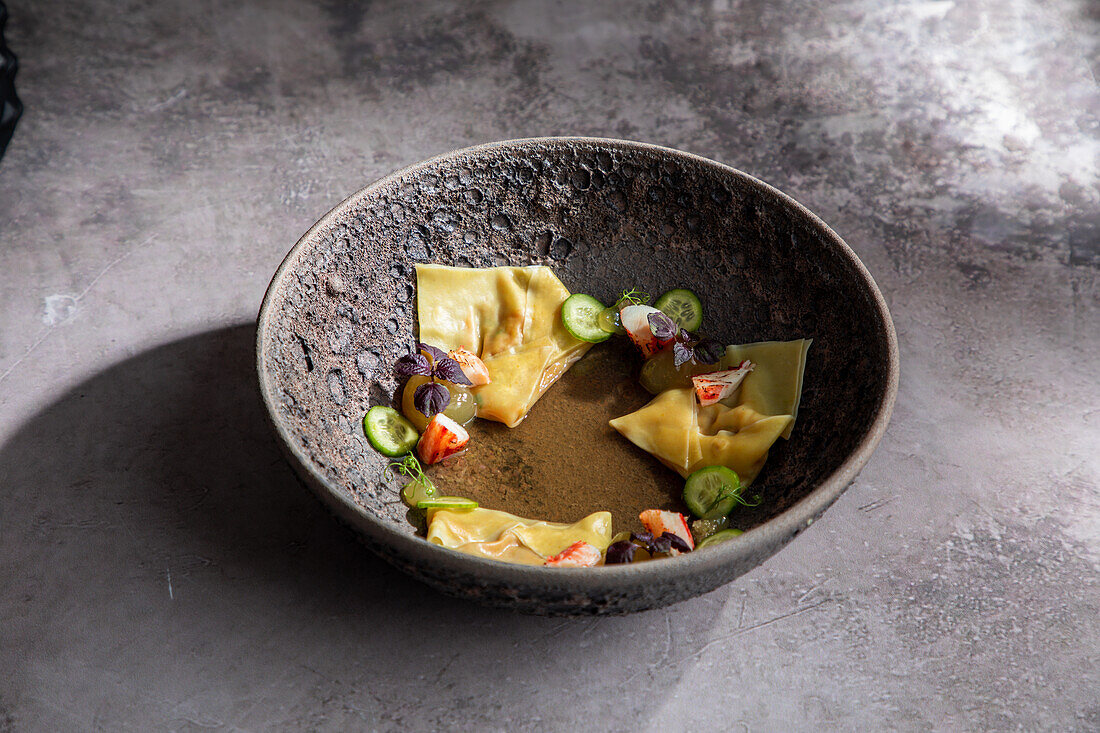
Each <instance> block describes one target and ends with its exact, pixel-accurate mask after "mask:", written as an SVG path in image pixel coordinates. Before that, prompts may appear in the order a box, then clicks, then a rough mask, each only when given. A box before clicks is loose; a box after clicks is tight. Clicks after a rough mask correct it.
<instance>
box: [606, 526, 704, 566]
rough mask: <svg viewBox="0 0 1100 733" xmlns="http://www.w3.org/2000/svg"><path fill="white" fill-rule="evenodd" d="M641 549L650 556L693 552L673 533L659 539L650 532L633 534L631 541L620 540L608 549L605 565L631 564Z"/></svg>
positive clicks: (663, 535)
mask: <svg viewBox="0 0 1100 733" xmlns="http://www.w3.org/2000/svg"><path fill="white" fill-rule="evenodd" d="M639 547H641V548H643V549H645V550H646V551H647V552H649V554H650V555H658V554H666V555H667V554H668V553H669V552H671V551H672V550H679V551H680V552H691V546H690V545H689V544H688V543H687V541H686V540H685V539H684V538H683V537H681V536H679V535H677V534H673V533H672V532H662V533H661V534H660V536H658V537H654V536H653V535H651V534H650V533H649V532H631V533H630V539H628V540H619V541H618V542H614V543H612V544H611V546H610V547H608V548H607V554H606V555H604V564H605V565H619V564H622V563H629V562H631V561H632V560H634V553H635V552H637V551H638V548H639Z"/></svg>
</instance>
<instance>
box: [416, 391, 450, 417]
mask: <svg viewBox="0 0 1100 733" xmlns="http://www.w3.org/2000/svg"><path fill="white" fill-rule="evenodd" d="M449 404H451V393H450V392H448V391H447V388H446V387H444V386H443V385H442V384H436V383H435V382H425V383H424V384H422V385H420V386H419V387H417V388H416V391H415V392H413V406H414V407H416V409H417V410H419V411H420V414H421V415H423V416H424V417H431V416H432V415H434V414H436V413H437V412H443V411H444V410H446V409H447V405H449Z"/></svg>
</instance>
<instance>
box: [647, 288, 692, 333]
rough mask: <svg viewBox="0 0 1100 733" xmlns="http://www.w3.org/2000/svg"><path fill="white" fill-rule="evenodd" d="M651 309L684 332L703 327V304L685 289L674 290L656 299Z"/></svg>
mask: <svg viewBox="0 0 1100 733" xmlns="http://www.w3.org/2000/svg"><path fill="white" fill-rule="evenodd" d="M653 307H655V308H657V309H658V310H661V311H663V312H664V314H665V315H666V316H668V317H669V318H671V319H672V320H674V321H676V325H677V326H679V327H680V328H682V329H684V330H686V331H698V330H699V326H701V325H703V304H702V303H701V302H700V301H699V298H698V296H696V295H695V293H693V292H691V291H690V290H688V289H687V288H676V289H675V290H669V291H668V292H667V293H665V294H664V295H662V296H661V297H660V298H657V302H656V303H654V304H653Z"/></svg>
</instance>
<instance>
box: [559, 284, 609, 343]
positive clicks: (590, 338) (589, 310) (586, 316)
mask: <svg viewBox="0 0 1100 733" xmlns="http://www.w3.org/2000/svg"><path fill="white" fill-rule="evenodd" d="M604 307H605V306H604V304H603V303H601V302H600V301H598V300H596V299H595V298H593V297H592V296H591V295H585V294H584V293H574V294H573V295H570V296H569V297H568V298H566V299H565V302H564V303H562V304H561V322H562V323H563V324H564V325H565V329H566V330H567V331H569V333H571V334H573V337H574V338H578V339H580V340H581V341H587V342H588V343H590V344H598V343H599V342H601V341H606V340H607V339H609V338H611V334H610V333H608V332H607V331H605V330H604V329H602V328H600V322H599V317H600V312H601V311H603V310H604Z"/></svg>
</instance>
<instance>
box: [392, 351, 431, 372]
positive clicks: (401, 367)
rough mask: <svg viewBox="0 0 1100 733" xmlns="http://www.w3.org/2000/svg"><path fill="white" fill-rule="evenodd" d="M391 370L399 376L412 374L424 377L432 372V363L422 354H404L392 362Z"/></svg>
mask: <svg viewBox="0 0 1100 733" xmlns="http://www.w3.org/2000/svg"><path fill="white" fill-rule="evenodd" d="M393 370H394V371H395V372H397V376H399V377H411V376H413V375H414V374H420V375H423V376H425V377H426V376H428V375H429V374H431V373H432V365H431V364H429V363H428V357H426V356H424V355H423V354H406V355H405V356H402V357H401V358H400V359H398V360H397V362H396V363H394V365H393Z"/></svg>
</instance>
